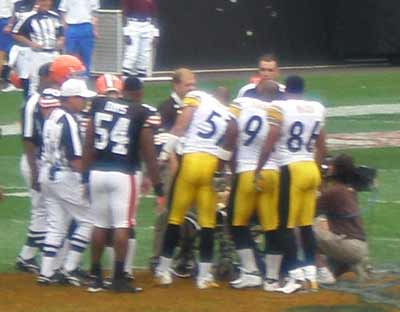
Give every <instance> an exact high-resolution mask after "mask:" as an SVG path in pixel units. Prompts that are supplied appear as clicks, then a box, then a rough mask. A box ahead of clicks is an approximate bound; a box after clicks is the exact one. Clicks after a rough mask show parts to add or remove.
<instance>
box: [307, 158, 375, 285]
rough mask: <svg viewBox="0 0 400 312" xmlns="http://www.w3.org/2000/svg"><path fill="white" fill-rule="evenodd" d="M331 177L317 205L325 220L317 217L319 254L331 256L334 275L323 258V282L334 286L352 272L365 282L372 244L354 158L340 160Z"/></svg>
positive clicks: (316, 230) (336, 163)
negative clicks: (360, 203) (359, 197)
mask: <svg viewBox="0 0 400 312" xmlns="http://www.w3.org/2000/svg"><path fill="white" fill-rule="evenodd" d="M327 178H328V183H327V185H326V187H325V188H324V189H323V190H322V194H321V196H320V197H319V199H318V203H317V209H318V210H319V212H320V213H323V214H324V215H325V218H324V217H317V219H316V222H315V224H314V227H313V229H314V233H315V238H316V242H317V247H318V249H319V252H320V253H321V254H323V255H325V256H326V257H327V260H328V261H327V263H328V264H329V267H330V268H331V271H332V272H333V275H332V274H331V271H330V270H329V269H328V266H327V263H324V262H325V261H323V258H322V257H319V258H320V260H321V261H319V262H321V263H320V265H319V269H318V276H319V282H320V283H321V284H324V283H325V284H333V283H335V282H336V279H335V277H338V276H339V275H341V274H343V273H345V272H348V271H353V272H355V273H356V274H357V276H358V279H359V280H362V279H364V278H365V277H366V271H365V267H366V263H367V261H368V245H367V241H366V235H365V232H364V229H363V223H362V220H361V214H360V209H359V207H358V201H357V193H356V190H355V189H356V185H357V173H356V168H355V166H354V163H353V159H352V158H351V157H350V156H348V155H344V154H342V155H340V156H338V157H336V158H335V159H334V160H333V163H332V167H331V168H329V171H328V177H327Z"/></svg>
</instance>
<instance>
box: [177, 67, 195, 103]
mask: <svg viewBox="0 0 400 312" xmlns="http://www.w3.org/2000/svg"><path fill="white" fill-rule="evenodd" d="M172 88H173V90H174V91H175V92H176V94H177V95H178V96H179V97H180V98H181V99H183V98H184V97H185V95H186V93H188V92H190V91H193V90H195V88H196V77H195V75H194V73H193V72H192V71H191V70H190V69H187V68H178V69H177V70H176V71H175V72H174V74H173V75H172Z"/></svg>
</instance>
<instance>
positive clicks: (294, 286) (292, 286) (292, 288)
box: [276, 278, 303, 294]
mask: <svg viewBox="0 0 400 312" xmlns="http://www.w3.org/2000/svg"><path fill="white" fill-rule="evenodd" d="M302 287H303V285H302V284H300V283H298V282H297V281H296V280H295V279H293V278H289V280H288V281H287V282H286V284H285V285H284V286H283V287H280V288H278V289H277V290H276V291H278V292H282V293H284V294H293V293H294V292H296V291H298V290H300V289H301V288H302Z"/></svg>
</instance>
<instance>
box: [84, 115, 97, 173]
mask: <svg viewBox="0 0 400 312" xmlns="http://www.w3.org/2000/svg"><path fill="white" fill-rule="evenodd" d="M93 148H94V127H93V120H92V119H89V122H88V125H87V129H86V137H85V143H84V145H83V153H82V172H86V171H87V170H89V167H90V165H91V163H92V161H93Z"/></svg>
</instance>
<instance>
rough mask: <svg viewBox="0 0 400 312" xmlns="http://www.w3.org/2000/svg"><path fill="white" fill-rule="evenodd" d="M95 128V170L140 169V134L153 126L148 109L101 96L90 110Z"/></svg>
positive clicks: (126, 170)
mask: <svg viewBox="0 0 400 312" xmlns="http://www.w3.org/2000/svg"><path fill="white" fill-rule="evenodd" d="M90 116H91V118H92V121H93V127H94V136H95V137H94V150H95V155H94V164H93V167H92V169H94V170H110V171H122V172H128V173H134V172H135V171H136V170H138V168H140V156H139V138H140V131H141V130H142V129H143V128H146V127H153V126H152V124H153V116H152V113H151V112H150V110H149V109H147V108H146V107H144V106H141V105H133V104H131V103H130V102H128V101H126V100H123V99H113V98H107V97H98V98H96V99H94V101H93V103H92V107H91V111H90Z"/></svg>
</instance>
